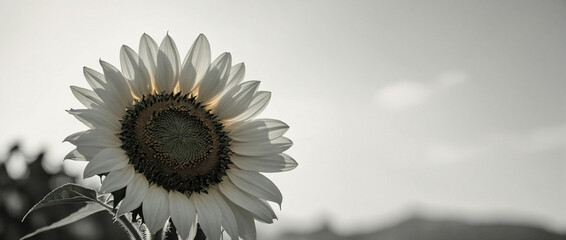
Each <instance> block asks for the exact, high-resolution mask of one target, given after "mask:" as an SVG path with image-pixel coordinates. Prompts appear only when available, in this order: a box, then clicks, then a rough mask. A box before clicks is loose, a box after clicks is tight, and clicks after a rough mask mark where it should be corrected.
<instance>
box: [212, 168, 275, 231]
mask: <svg viewBox="0 0 566 240" xmlns="http://www.w3.org/2000/svg"><path fill="white" fill-rule="evenodd" d="M218 186H219V188H220V192H222V194H224V196H226V197H227V198H228V199H230V201H232V202H233V203H235V204H237V205H238V206H240V207H242V208H243V209H246V210H248V211H250V212H251V213H252V214H254V216H255V217H256V218H257V219H258V220H261V221H263V222H266V223H273V219H277V216H275V212H273V209H271V206H269V204H268V203H267V202H266V201H263V200H261V199H258V198H257V197H254V196H252V195H250V194H248V193H245V192H243V191H242V190H240V189H239V188H238V187H236V186H235V185H234V184H233V183H232V182H231V181H230V180H229V179H228V178H227V177H225V178H224V179H223V181H222V182H221V183H220V184H218Z"/></svg>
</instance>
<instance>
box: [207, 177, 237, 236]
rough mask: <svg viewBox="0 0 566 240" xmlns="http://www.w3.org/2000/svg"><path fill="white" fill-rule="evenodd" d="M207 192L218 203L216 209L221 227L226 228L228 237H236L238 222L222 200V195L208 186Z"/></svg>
mask: <svg viewBox="0 0 566 240" xmlns="http://www.w3.org/2000/svg"><path fill="white" fill-rule="evenodd" d="M208 194H209V195H211V196H212V197H213V198H214V200H216V203H217V204H218V209H219V210H220V213H221V215H222V220H221V224H222V227H223V228H224V230H226V232H227V233H228V235H229V236H230V239H238V224H237V222H236V217H235V216H234V213H233V212H232V209H230V207H229V206H228V204H227V203H226V201H225V200H224V196H223V195H222V194H221V193H219V192H218V190H216V189H215V188H209V189H208Z"/></svg>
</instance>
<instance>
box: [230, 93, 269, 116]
mask: <svg viewBox="0 0 566 240" xmlns="http://www.w3.org/2000/svg"><path fill="white" fill-rule="evenodd" d="M270 99H271V92H265V91H259V92H257V93H255V94H254V99H253V100H252V103H251V104H250V105H249V107H248V109H246V111H245V112H244V113H242V114H241V115H240V116H238V117H236V118H234V121H244V120H248V119H251V118H254V117H255V116H257V115H258V114H260V113H261V112H262V111H263V109H265V107H267V104H268V103H269V100H270Z"/></svg>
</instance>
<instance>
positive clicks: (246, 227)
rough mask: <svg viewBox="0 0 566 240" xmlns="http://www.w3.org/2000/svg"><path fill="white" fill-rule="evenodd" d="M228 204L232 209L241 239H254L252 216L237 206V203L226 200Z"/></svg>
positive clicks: (255, 236)
mask: <svg viewBox="0 0 566 240" xmlns="http://www.w3.org/2000/svg"><path fill="white" fill-rule="evenodd" d="M226 203H227V204H228V206H230V208H231V209H232V212H233V213H234V216H235V217H236V222H238V235H239V236H240V237H241V238H242V239H246V240H254V239H257V234H256V229H255V222H254V217H253V215H252V214H250V212H248V211H247V210H245V209H243V208H241V207H239V206H238V205H236V204H234V203H232V202H230V201H226Z"/></svg>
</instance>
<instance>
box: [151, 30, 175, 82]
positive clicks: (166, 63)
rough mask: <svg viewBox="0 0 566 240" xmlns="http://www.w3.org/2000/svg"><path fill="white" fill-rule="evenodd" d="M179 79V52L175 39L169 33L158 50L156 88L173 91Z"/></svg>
mask: <svg viewBox="0 0 566 240" xmlns="http://www.w3.org/2000/svg"><path fill="white" fill-rule="evenodd" d="M178 81H179V52H178V51H177V46H176V45H175V42H174V41H173V39H172V38H171V37H170V36H169V35H167V36H165V38H164V39H163V41H162V42H161V45H160V46H159V51H158V52H157V69H156V73H155V88H156V90H157V92H162V91H165V92H167V93H170V92H173V89H174V88H175V85H177V82H178Z"/></svg>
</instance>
